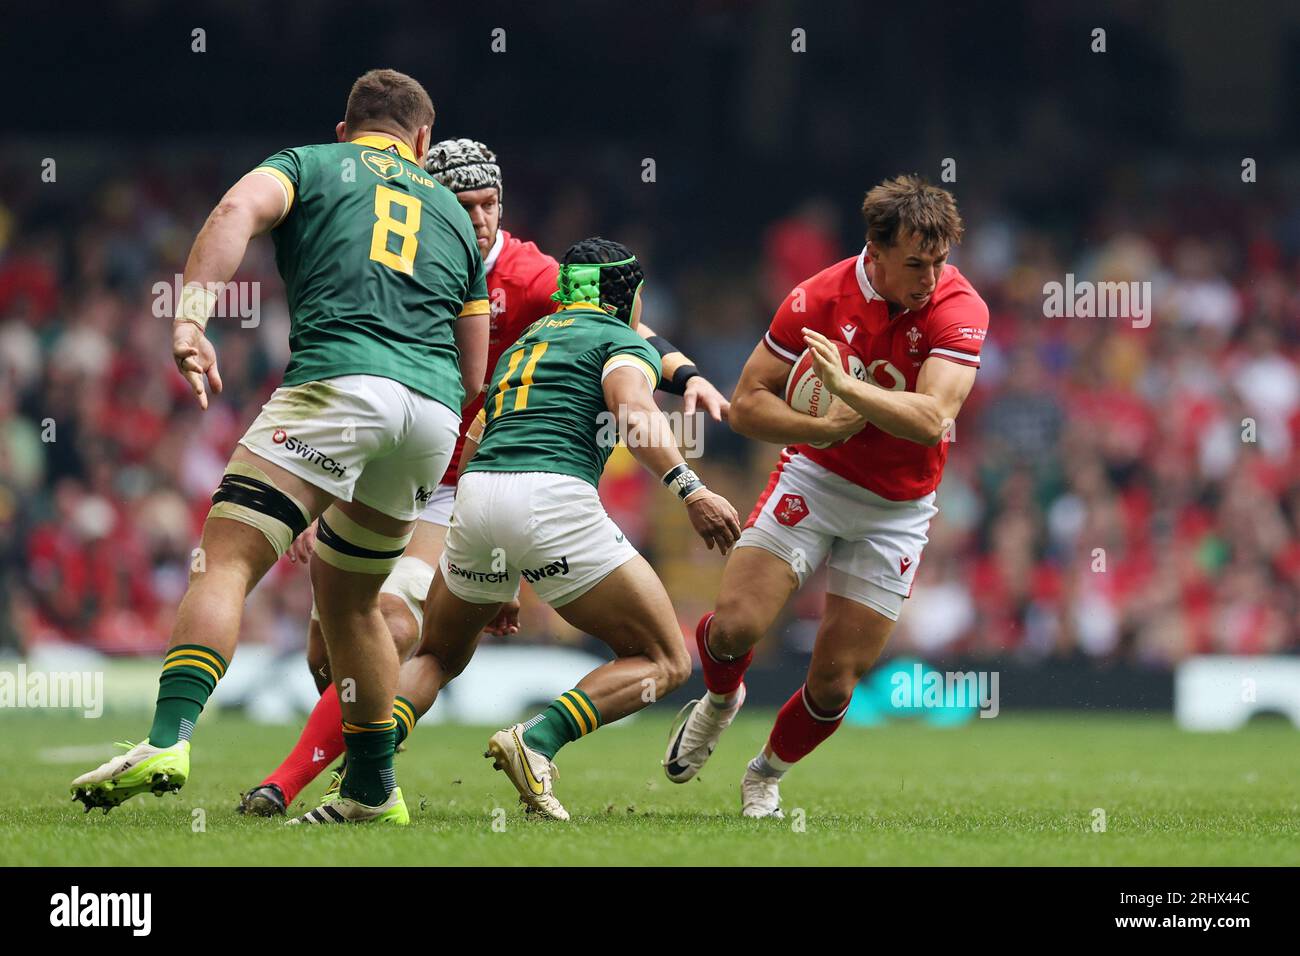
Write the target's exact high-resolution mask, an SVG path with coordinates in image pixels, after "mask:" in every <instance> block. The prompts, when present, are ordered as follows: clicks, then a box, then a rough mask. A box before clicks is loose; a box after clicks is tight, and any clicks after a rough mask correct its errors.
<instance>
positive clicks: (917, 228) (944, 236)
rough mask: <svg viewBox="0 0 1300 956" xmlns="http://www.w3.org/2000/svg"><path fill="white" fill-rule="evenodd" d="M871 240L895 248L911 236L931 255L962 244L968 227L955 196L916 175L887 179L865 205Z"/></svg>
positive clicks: (868, 194)
mask: <svg viewBox="0 0 1300 956" xmlns="http://www.w3.org/2000/svg"><path fill="white" fill-rule="evenodd" d="M862 218H863V219H865V220H866V221H867V238H868V239H869V240H871V241H872V242H874V243H876V244H877V245H881V246H892V245H893V244H894V242H895V241H896V240H897V239H898V237H899V235H900V234H903V233H911V234H912V235H915V236H918V237H919V238H920V240H921V247H922V248H923V249H925V250H926V251H927V252H933V251H935V250H938V249H943V248H944V247H946V246H953V245H955V244H957V243H959V242H961V237H962V233H963V231H964V227H963V226H962V222H961V214H960V213H958V212H957V200H955V199H954V198H953V196H952V193H950V192H948V190H946V189H940V188H939V187H938V186H931V185H930V184H929V183H927V182H926V181H925V180H924V179H922V178H921V177H920V176H918V175H916V174H915V173H913V174H911V175H910V176H897V177H895V178H894V179H886V180H885V181H884V182H883V183H881V184H880V185H879V186H876V187H875V188H874V189H872V190H871V191H870V192H869V193H867V198H866V199H864V200H863V201H862Z"/></svg>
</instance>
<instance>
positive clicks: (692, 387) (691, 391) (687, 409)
mask: <svg viewBox="0 0 1300 956" xmlns="http://www.w3.org/2000/svg"><path fill="white" fill-rule="evenodd" d="M682 397H683V398H684V399H685V402H684V404H683V406H682V411H683V412H684V413H685V414H687V415H694V414H695V406H696V405H697V404H698V405H701V406H703V408H704V410H705V411H706V412H708V413H709V416H710V417H711V418H712V419H713V420H714V421H715V422H725V421H726V420H727V416H728V415H730V414H731V402H729V401H727V399H726V397H725V396H724V395H723V394H722V393H721V392H719V391H718V390H717V389H716V388H714V387H713V383H712V382H710V381H709V380H708V379H707V378H705V377H704V376H703V375H692V376H691V377H690V378H688V379H687V380H686V391H685V392H684V393H683V395H682Z"/></svg>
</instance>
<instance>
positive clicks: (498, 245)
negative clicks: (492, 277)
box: [483, 229, 506, 272]
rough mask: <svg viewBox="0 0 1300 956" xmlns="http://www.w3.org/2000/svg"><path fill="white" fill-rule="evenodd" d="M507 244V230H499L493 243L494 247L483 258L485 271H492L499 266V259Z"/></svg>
mask: <svg viewBox="0 0 1300 956" xmlns="http://www.w3.org/2000/svg"><path fill="white" fill-rule="evenodd" d="M505 244H506V231H505V230H504V229H498V230H497V238H496V241H495V242H493V243H492V248H491V249H489V250H488V254H487V258H486V259H484V260H483V271H484V272H491V271H492V270H493V269H495V268H496V267H497V259H498V258H500V256H501V249H502V247H503V246H504V245H505Z"/></svg>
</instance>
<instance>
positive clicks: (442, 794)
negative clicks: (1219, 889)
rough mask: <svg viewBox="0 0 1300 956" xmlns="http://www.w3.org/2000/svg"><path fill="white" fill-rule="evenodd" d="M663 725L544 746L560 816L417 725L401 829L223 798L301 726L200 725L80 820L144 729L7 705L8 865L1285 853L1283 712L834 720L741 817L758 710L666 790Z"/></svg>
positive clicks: (1293, 792)
mask: <svg viewBox="0 0 1300 956" xmlns="http://www.w3.org/2000/svg"><path fill="white" fill-rule="evenodd" d="M671 716H672V715H671V714H670V713H664V714H659V713H650V714H646V715H642V716H641V717H640V718H639V719H637V720H635V721H632V722H629V723H626V724H623V725H613V726H610V727H606V728H602V729H601V730H600V732H599V733H597V734H595V735H594V736H592V737H590V738H587V739H584V740H582V741H579V742H577V743H575V744H572V745H570V746H569V747H567V748H565V749H564V750H563V751H562V752H561V753H560V754H559V760H558V764H559V767H560V777H559V779H558V782H557V784H556V794H557V796H558V797H559V798H560V799H561V800H562V801H563V802H564V804H565V806H566V807H567V808H568V809H569V811H570V813H572V814H573V820H572V821H571V822H570V823H568V824H561V823H554V822H541V821H535V820H531V819H528V818H525V817H524V815H523V812H522V810H521V808H520V807H519V806H518V804H517V803H516V795H515V792H514V790H513V788H512V787H511V786H510V784H509V782H508V781H507V780H506V778H505V776H504V775H503V774H500V773H495V772H493V771H492V769H491V763H490V761H487V760H484V759H483V757H482V753H483V749H484V744H485V743H486V740H487V738H488V736H489V734H490V733H491V732H492V731H493V730H495V729H497V728H483V727H453V726H445V725H432V726H422V727H419V728H417V730H416V732H415V734H414V735H413V736H412V738H411V739H410V741H408V750H407V751H406V752H405V753H403V754H401V755H399V756H398V758H397V772H398V781H399V783H400V785H401V786H402V789H403V792H404V793H405V795H406V799H407V803H408V804H409V806H410V809H411V817H412V819H411V826H410V827H407V828H386V829H378V828H373V827H354V828H344V827H301V828H299V827H295V828H286V827H283V826H281V825H280V823H279V822H278V821H272V820H262V819H246V818H244V817H241V816H238V815H237V814H236V813H235V812H234V806H235V804H236V802H237V800H238V796H239V792H240V791H241V790H245V789H248V788H249V787H251V786H254V785H255V784H257V783H258V782H259V781H260V780H261V778H262V775H263V774H264V773H265V772H266V771H267V770H269V769H270V768H271V767H273V766H275V765H276V764H277V763H278V762H279V760H280V758H281V757H282V756H283V754H284V753H285V752H286V751H287V749H288V748H289V746H290V745H291V744H292V742H293V739H294V736H295V733H296V728H290V727H267V726H260V725H256V724H252V723H249V722H247V721H245V720H243V719H240V718H234V717H227V716H219V717H217V719H205V720H204V721H203V722H201V723H200V725H199V728H198V731H197V732H196V735H195V740H194V751H193V762H192V767H191V776H190V781H189V783H188V784H187V785H186V787H185V789H184V790H183V791H181V792H180V793H179V794H171V795H167V796H164V797H161V798H157V797H153V796H151V795H145V796H141V797H137V798H135V799H134V800H132V801H130V802H128V803H126V804H124V805H123V806H121V807H119V808H118V809H116V810H113V811H112V812H111V813H109V814H107V815H105V814H103V813H102V812H100V811H95V812H92V813H90V814H85V813H83V812H82V809H81V806H80V804H75V803H73V802H71V800H70V795H69V790H68V783H69V781H70V780H71V779H72V778H73V777H74V776H75V775H77V774H79V773H82V772H84V771H85V770H88V769H90V768H92V767H94V766H95V765H97V764H98V763H100V762H101V761H102V760H104V759H106V758H107V757H108V756H110V755H111V754H113V753H115V752H117V751H115V750H113V748H112V746H111V742H112V741H114V740H122V739H131V740H138V739H139V736H138V735H140V734H142V733H143V732H144V730H145V729H146V728H147V726H148V724H147V721H145V720H143V719H131V720H129V721H127V720H123V719H122V718H108V717H106V718H102V719H99V720H85V719H79V718H69V717H61V716H53V715H48V714H46V715H39V716H12V715H5V716H4V717H3V718H0V781H3V784H2V785H0V794H2V795H3V800H0V864H3V865H11V866H12V865H69V866H130V865H138V864H150V865H164V866H184V865H193V866H221V865H249V864H253V865H268V866H295V865H296V866H338V865H352V864H355V865H404V864H409V865H438V864H456V865H538V864H541V865H578V864H583V865H591V864H596V865H600V864H615V865H634V866H640V865H727V866H735V865H769V864H776V865H781V864H799V865H810V864H811V865H817V864H840V865H845V864H848V865H854V864H894V865H898V864H903V865H907V864H931V865H932V864H939V865H944V864H951V865H971V864H977V865H979V864H984V865H988V864H993V865H997V864H1013V865H1015V864H1032V865H1055V864H1072V865H1086V866H1125V865H1139V864H1140V865H1191V864H1195V865H1208V866H1223V865H1239V866H1240V865H1244V866H1252V865H1292V866H1294V865H1297V864H1300V791H1298V785H1297V781H1298V780H1300V746H1297V744H1300V736H1298V735H1297V731H1296V730H1295V729H1294V728H1293V727H1291V726H1290V725H1289V724H1285V723H1282V722H1280V721H1268V722H1260V723H1256V724H1253V725H1251V726H1250V727H1248V728H1246V729H1245V730H1243V731H1240V732H1238V733H1233V734H1222V735H1212V734H1191V733H1185V732H1182V731H1179V730H1178V729H1177V728H1176V727H1175V726H1174V725H1173V723H1172V721H1171V720H1170V719H1168V718H1155V717H1152V718H1144V717H1138V716H1118V715H1107V716H1098V715H1086V716H1085V715H1051V716H1047V715H1024V714H1008V713H1004V714H1003V715H1002V716H1000V717H999V718H997V719H996V720H974V721H971V722H970V723H969V724H967V725H965V726H961V727H957V728H945V729H938V728H932V727H929V726H925V725H922V724H916V723H901V724H896V725H891V726H889V727H885V728H879V729H863V728H855V727H847V726H846V727H844V728H842V729H841V730H840V731H839V732H838V733H837V734H836V735H835V736H834V737H832V738H831V739H830V740H829V741H828V742H827V743H826V744H824V745H823V746H822V747H821V748H819V749H818V750H817V752H816V753H814V754H813V755H812V756H811V757H809V758H808V759H807V760H806V761H804V762H803V763H802V764H800V765H799V766H798V767H796V768H795V769H794V770H793V771H791V772H790V774H789V775H788V776H787V777H786V779H785V782H784V783H783V785H782V796H783V801H784V806H785V811H786V819H785V820H783V821H776V820H745V819H742V818H741V817H740V816H739V796H738V791H739V787H738V784H739V780H740V776H741V773H742V772H743V770H744V764H745V762H746V761H747V760H748V759H749V757H750V756H752V755H753V754H754V753H755V752H756V750H757V749H758V747H759V746H760V745H761V744H762V742H763V740H764V738H765V736H766V734H767V732H768V729H769V727H770V720H771V717H772V714H770V713H762V712H755V713H749V714H745V715H743V716H742V717H741V718H740V719H739V720H738V721H737V722H736V724H735V725H734V726H733V727H732V729H731V730H729V731H728V732H727V734H726V736H725V737H724V738H723V740H722V742H721V744H720V745H719V747H718V750H717V752H716V753H715V754H714V755H713V758H712V760H711V761H710V762H709V765H708V766H707V767H706V768H705V769H704V770H703V772H702V773H701V774H700V777H699V778H698V779H697V780H695V781H693V782H691V783H689V784H685V785H681V786H678V785H675V784H672V783H669V782H668V780H667V779H666V778H665V777H664V776H663V772H662V770H661V769H660V767H659V761H660V759H661V758H662V754H663V746H664V737H665V734H666V733H667V730H668V725H669V722H670V720H671ZM133 735H135V736H133ZM324 785H325V781H324V779H323V778H321V779H319V780H318V781H317V782H316V783H315V784H314V785H313V786H312V787H310V788H309V789H308V790H307V792H306V794H305V795H304V796H305V797H306V798H307V799H309V800H311V801H312V803H309V802H306V800H304V799H303V797H300V798H299V799H298V801H296V802H295V804H294V806H293V807H292V808H291V810H293V811H294V812H302V810H304V809H306V808H307V807H309V806H311V805H313V803H314V800H315V798H316V797H318V796H319V795H320V793H321V792H322V791H323V789H324Z"/></svg>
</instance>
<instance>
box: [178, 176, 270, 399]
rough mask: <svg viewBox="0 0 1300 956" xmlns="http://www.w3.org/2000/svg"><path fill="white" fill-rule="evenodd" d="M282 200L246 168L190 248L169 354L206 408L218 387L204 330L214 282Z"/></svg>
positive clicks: (230, 270) (234, 265) (223, 278)
mask: <svg viewBox="0 0 1300 956" xmlns="http://www.w3.org/2000/svg"><path fill="white" fill-rule="evenodd" d="M287 202H288V197H287V196H286V195H285V190H284V187H283V186H281V185H280V183H279V182H277V181H276V180H275V179H273V178H272V177H270V176H268V175H265V174H263V173H249V174H248V175H247V176H245V177H244V178H243V179H241V180H240V181H239V182H237V183H235V185H233V186H231V187H230V191H229V192H227V193H226V194H225V195H224V196H223V197H221V202H219V203H217V207H216V208H215V209H213V210H212V212H211V214H210V215H209V216H208V221H207V222H205V223H204V224H203V228H202V229H200V230H199V234H198V236H197V237H196V238H195V240H194V245H193V247H192V248H191V249H190V257H189V259H187V260H186V262H185V279H184V283H183V287H182V290H181V301H180V302H179V303H178V304H177V307H176V315H175V316H174V317H173V318H174V319H175V321H174V322H173V324H172V359H173V361H175V362H176V367H177V369H178V370H179V371H180V373H181V375H183V376H184V377H185V380H186V381H187V382H189V384H190V388H191V389H193V391H194V398H195V400H197V401H198V403H199V408H202V409H204V410H205V411H206V410H207V407H208V394H207V389H209V388H211V389H212V392H213V394H214V395H215V394H219V393H220V392H221V373H220V371H218V369H217V353H216V350H215V349H214V348H213V347H212V343H211V342H209V341H208V339H207V336H205V335H204V329H205V327H206V326H207V322H208V316H210V315H211V314H212V309H213V307H214V305H215V304H216V300H217V292H216V290H215V285H216V284H217V283H222V282H229V281H230V279H231V277H232V276H234V274H235V270H237V269H238V268H239V264H240V263H241V262H243V261H244V252H245V250H246V249H247V248H248V240H249V239H251V238H252V237H253V236H256V235H258V234H260V233H263V232H266V230H268V229H270V228H271V227H272V226H274V225H275V224H276V223H277V222H279V221H280V219H281V218H282V217H283V216H284V214H285V212H286V211H287V210H286V204H287Z"/></svg>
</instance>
